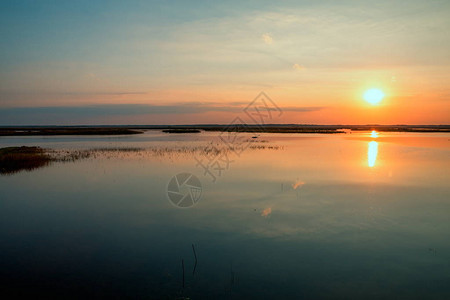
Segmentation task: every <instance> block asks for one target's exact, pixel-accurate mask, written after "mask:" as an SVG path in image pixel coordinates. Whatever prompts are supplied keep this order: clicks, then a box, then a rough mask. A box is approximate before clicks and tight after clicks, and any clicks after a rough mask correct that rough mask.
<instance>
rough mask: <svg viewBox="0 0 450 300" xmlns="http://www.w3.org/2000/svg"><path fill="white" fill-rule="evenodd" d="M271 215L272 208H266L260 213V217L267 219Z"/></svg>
mask: <svg viewBox="0 0 450 300" xmlns="http://www.w3.org/2000/svg"><path fill="white" fill-rule="evenodd" d="M271 213H272V208H271V207H268V208H266V209H264V210H263V211H262V212H261V217H268V216H269V215H270V214H271Z"/></svg>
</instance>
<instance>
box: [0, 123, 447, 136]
mask: <svg viewBox="0 0 450 300" xmlns="http://www.w3.org/2000/svg"><path fill="white" fill-rule="evenodd" d="M146 130H161V131H162V132H165V133H168V134H182V133H200V132H201V131H218V132H219V131H223V132H249V133H299V134H309V133H319V134H339V133H346V132H348V131H349V130H350V131H356V132H358V131H372V130H375V131H378V132H423V133H427V132H430V133H445V132H450V125H295V124H288V125H284V124H283V125H280V124H268V125H262V126H259V125H253V124H250V125H247V124H235V125H231V126H230V125H115V126H0V136H56V135H132V134H141V133H144V131H146Z"/></svg>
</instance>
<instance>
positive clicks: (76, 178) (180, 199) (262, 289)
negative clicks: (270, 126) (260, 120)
mask: <svg viewBox="0 0 450 300" xmlns="http://www.w3.org/2000/svg"><path fill="white" fill-rule="evenodd" d="M21 145H27V146H41V147H43V148H49V149H54V150H57V151H86V150H91V151H92V152H93V154H92V155H91V156H90V157H88V158H84V159H78V160H75V161H73V162H54V163H52V164H50V165H49V166H47V167H43V168H39V169H36V170H33V171H29V172H28V171H23V172H19V173H15V174H11V175H4V176H0V198H1V200H0V225H1V226H0V239H1V244H0V274H1V275H0V276H1V283H0V292H1V294H2V295H4V296H6V297H7V298H8V297H13V296H15V297H18V296H27V297H36V296H46V297H48V298H76V299H79V298H132V299H161V298H162V299H188V298H189V299H391V298H392V299H450V238H449V236H450V185H449V182H450V172H449V170H450V134H444V133H386V132H381V133H375V132H351V133H350V132H349V133H347V134H331V135H324V134H270V133H260V134H258V135H252V134H250V133H236V134H235V133H219V132H202V133H185V134H167V133H162V132H160V131H152V130H149V131H146V132H145V133H144V134H141V135H132V136H89V137H83V136H48V137H43V136H36V137H0V147H8V146H21Z"/></svg>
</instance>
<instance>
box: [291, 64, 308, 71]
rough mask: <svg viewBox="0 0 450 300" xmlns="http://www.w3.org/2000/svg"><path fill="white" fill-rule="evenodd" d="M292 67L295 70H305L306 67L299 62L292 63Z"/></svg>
mask: <svg viewBox="0 0 450 300" xmlns="http://www.w3.org/2000/svg"><path fill="white" fill-rule="evenodd" d="M292 68H293V69H294V70H297V71H303V70H306V68H305V67H304V66H302V65H299V64H294V65H293V66H292Z"/></svg>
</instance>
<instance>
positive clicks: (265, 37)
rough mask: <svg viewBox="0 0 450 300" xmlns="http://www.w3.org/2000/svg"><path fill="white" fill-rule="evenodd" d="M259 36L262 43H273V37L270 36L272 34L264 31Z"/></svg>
mask: <svg viewBox="0 0 450 300" xmlns="http://www.w3.org/2000/svg"><path fill="white" fill-rule="evenodd" d="M261 38H262V40H263V41H264V43H266V44H267V45H271V44H273V38H272V36H271V35H270V34H268V33H264V34H263V35H262V36H261Z"/></svg>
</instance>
